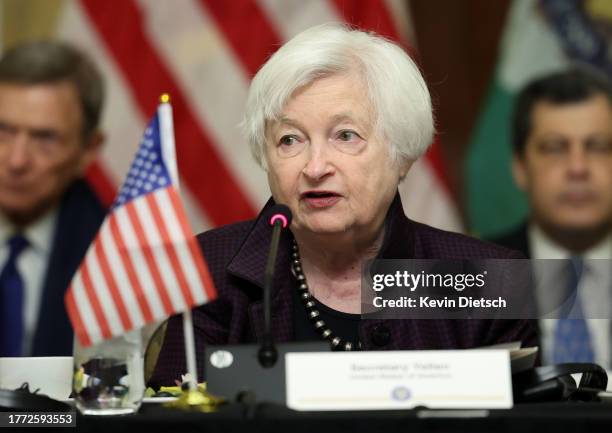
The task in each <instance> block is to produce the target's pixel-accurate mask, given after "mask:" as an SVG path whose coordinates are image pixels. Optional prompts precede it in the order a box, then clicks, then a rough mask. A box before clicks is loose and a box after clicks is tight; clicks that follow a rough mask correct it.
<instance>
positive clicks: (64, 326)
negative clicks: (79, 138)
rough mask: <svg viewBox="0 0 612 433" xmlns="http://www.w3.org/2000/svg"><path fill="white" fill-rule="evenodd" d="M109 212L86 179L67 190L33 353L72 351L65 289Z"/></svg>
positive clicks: (41, 354)
mask: <svg viewBox="0 0 612 433" xmlns="http://www.w3.org/2000/svg"><path fill="white" fill-rule="evenodd" d="M105 214H106V209H105V208H104V206H103V205H102V203H100V201H99V200H98V198H97V196H96V195H95V194H94V192H93V191H92V190H91V188H90V187H89V185H88V184H87V183H86V182H85V181H84V180H77V181H75V182H74V183H73V184H72V185H71V186H70V187H69V188H68V190H67V191H66V193H65V194H64V197H63V198H62V202H61V204H60V210H59V214H58V217H57V223H56V227H55V233H54V235H53V244H52V246H51V254H50V256H49V264H48V265H47V273H46V275H45V277H44V283H43V289H42V299H41V302H40V310H39V313H38V322H37V324H36V331H35V334H34V341H33V342H32V356H71V355H72V346H73V332H72V326H71V325H70V320H69V319H68V314H67V313H66V308H65V307H64V293H65V292H66V289H67V288H68V285H69V284H70V281H71V280H72V276H73V275H74V273H75V272H76V270H77V268H78V267H79V265H80V264H81V260H82V259H83V257H84V256H85V253H86V252H87V248H88V247H89V244H90V243H91V241H92V240H93V238H94V237H95V235H96V233H97V231H98V228H99V227H100V225H101V224H102V221H103V220H104V216H105Z"/></svg>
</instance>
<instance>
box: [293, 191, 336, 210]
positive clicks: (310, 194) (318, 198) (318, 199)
mask: <svg viewBox="0 0 612 433" xmlns="http://www.w3.org/2000/svg"><path fill="white" fill-rule="evenodd" d="M300 197H301V199H302V201H304V202H305V203H306V204H307V205H308V206H310V207H313V208H326V207H331V206H333V205H335V204H336V203H337V202H338V201H339V200H340V199H341V198H342V196H341V195H340V194H338V193H335V192H333V191H306V192H304V193H302V194H301V196H300Z"/></svg>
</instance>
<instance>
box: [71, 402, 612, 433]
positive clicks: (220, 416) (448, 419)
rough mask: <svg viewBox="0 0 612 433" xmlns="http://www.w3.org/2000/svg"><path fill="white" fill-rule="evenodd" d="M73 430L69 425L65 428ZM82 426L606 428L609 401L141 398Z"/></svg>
mask: <svg viewBox="0 0 612 433" xmlns="http://www.w3.org/2000/svg"><path fill="white" fill-rule="evenodd" d="M66 431H72V432H74V431H75V429H74V428H71V429H66ZM76 431H87V432H97V431H100V432H105V433H106V432H112V433H120V432H122V431H129V432H131V433H134V432H140V431H143V432H147V433H150V432H166V431H176V432H190V431H194V432H196V431H197V432H232V431H236V432H244V431H249V432H257V431H262V432H283V433H299V432H308V433H321V432H327V431H333V432H343V431H346V432H351V433H358V432H379V431H380V432H385V433H387V432H395V431H398V432H399V431H405V432H411V433H414V432H429V431H431V432H463V431H465V432H470V433H476V432H495V433H503V432H537V433H548V432H551V433H552V432H564V433H565V432H589V433H592V432H600V431H601V432H607V433H609V432H612V404H610V403H580V402H571V403H538V404H519V405H516V406H515V407H514V408H513V409H510V410H489V411H483V410H478V411H437V410H436V411H434V410H426V409H414V410H401V411H399V410H398V411H361V412H296V411H293V410H290V409H288V408H286V407H284V406H279V405H273V404H259V405H255V406H245V405H241V404H228V405H225V406H222V407H221V408H220V409H219V410H218V411H217V412H215V413H195V412H182V411H176V410H170V409H166V408H164V407H162V406H161V405H159V404H153V403H148V404H144V405H143V406H142V408H141V410H140V411H139V413H138V414H135V415H126V416H110V417H100V416H96V417H94V416H81V415H79V416H78V417H77V429H76Z"/></svg>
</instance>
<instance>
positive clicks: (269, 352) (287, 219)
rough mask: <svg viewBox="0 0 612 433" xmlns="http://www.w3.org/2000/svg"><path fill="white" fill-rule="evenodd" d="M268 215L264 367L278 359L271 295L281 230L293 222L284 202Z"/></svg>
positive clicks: (262, 357) (271, 364)
mask: <svg viewBox="0 0 612 433" xmlns="http://www.w3.org/2000/svg"><path fill="white" fill-rule="evenodd" d="M268 215H270V219H269V222H270V225H271V226H272V240H271V241H270V251H269V252H268V261H267V262H266V271H265V274H264V293H263V295H264V334H263V342H262V344H261V347H260V348H259V353H258V354H257V357H258V359H259V363H260V364H261V366H262V367H264V368H270V367H273V366H274V364H276V360H277V359H278V352H277V350H276V347H275V346H274V341H273V339H272V329H271V328H272V324H271V322H272V320H271V314H272V312H271V309H272V307H271V306H270V296H271V293H272V286H273V285H274V270H275V268H276V255H277V253H278V242H279V241H280V235H281V231H282V230H283V229H285V228H287V227H289V225H290V224H291V210H289V208H288V207H287V206H285V205H284V204H277V205H275V206H273V207H272V208H271V209H270V211H269V212H268Z"/></svg>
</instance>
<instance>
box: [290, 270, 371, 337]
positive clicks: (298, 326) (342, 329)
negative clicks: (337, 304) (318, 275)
mask: <svg viewBox="0 0 612 433" xmlns="http://www.w3.org/2000/svg"><path fill="white" fill-rule="evenodd" d="M291 296H292V301H293V329H294V330H295V341H313V340H314V341H317V340H323V338H322V337H321V336H320V335H319V333H318V332H317V331H316V329H315V327H314V324H313V323H312V322H311V321H310V320H309V319H308V316H307V314H306V307H305V306H304V302H303V301H302V300H301V299H300V294H299V292H298V289H297V281H295V287H294V290H292V295H291ZM311 299H313V300H314V301H315V303H316V309H317V310H319V313H320V317H321V319H322V320H323V321H324V322H325V324H326V325H327V327H328V328H329V329H330V330H331V331H332V332H333V333H334V335H337V336H338V337H340V338H342V339H343V340H344V341H348V342H350V343H352V344H353V347H357V343H358V342H359V321H360V320H361V314H350V313H343V312H341V311H337V310H334V309H333V308H329V307H328V306H327V305H325V304H322V303H321V302H319V301H318V300H317V299H315V298H314V297H313V298H311Z"/></svg>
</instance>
